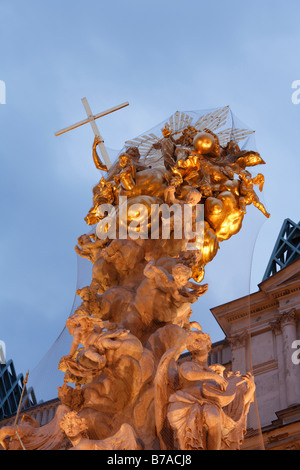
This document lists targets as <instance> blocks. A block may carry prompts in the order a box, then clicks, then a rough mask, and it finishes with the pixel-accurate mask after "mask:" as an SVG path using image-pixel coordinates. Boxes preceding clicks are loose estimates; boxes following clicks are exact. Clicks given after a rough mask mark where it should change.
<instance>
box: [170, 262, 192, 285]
mask: <svg viewBox="0 0 300 470" xmlns="http://www.w3.org/2000/svg"><path fill="white" fill-rule="evenodd" d="M172 276H173V278H174V281H175V282H176V285H177V286H178V287H179V288H180V287H184V286H185V285H186V283H187V282H188V280H189V279H190V278H191V276H192V271H191V269H190V268H189V267H188V266H185V265H184V264H176V266H174V268H173V269H172Z"/></svg>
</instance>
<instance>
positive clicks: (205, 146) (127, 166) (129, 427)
mask: <svg viewBox="0 0 300 470" xmlns="http://www.w3.org/2000/svg"><path fill="white" fill-rule="evenodd" d="M153 148H154V149H156V151H158V152H161V153H160V155H161V159H160V161H159V163H157V162H156V165H154V166H152V164H147V159H146V160H145V161H144V162H143V163H142V162H141V161H140V154H139V149H138V148H136V147H127V148H126V149H125V150H124V151H123V152H122V153H121V155H120V157H119V159H118V161H117V162H116V164H115V165H114V166H113V167H112V168H111V169H110V171H109V172H107V175H106V177H101V179H100V182H99V183H98V184H97V185H96V187H95V188H94V190H93V207H92V208H91V209H90V211H89V213H88V215H87V217H86V219H85V220H86V222H87V223H88V225H94V224H97V226H96V227H94V229H95V230H94V232H93V233H92V234H88V235H87V234H84V235H82V236H80V237H79V238H78V245H77V246H76V247H75V250H76V252H77V253H78V255H79V256H82V257H84V258H87V259H88V260H90V262H91V263H92V281H91V284H90V285H89V286H86V287H84V288H82V289H80V290H78V291H77V294H78V296H80V298H81V300H82V303H81V305H80V306H79V307H78V308H77V310H76V311H75V312H74V313H73V315H72V316H70V318H68V320H67V322H66V326H67V328H68V331H69V333H70V334H71V335H72V337H73V341H72V345H71V348H70V351H69V354H68V355H67V356H64V357H62V358H61V360H60V362H59V369H60V370H61V371H62V372H63V373H64V380H65V385H64V386H63V387H61V388H60V389H59V398H60V401H61V406H60V407H59V409H58V411H57V413H56V416H55V418H54V420H53V421H51V422H50V423H49V424H48V425H47V426H42V427H39V426H38V424H37V423H35V422H32V421H30V420H29V418H27V417H26V415H23V418H22V421H21V423H20V424H19V425H18V426H17V428H14V427H12V428H3V429H2V430H1V434H0V438H1V442H2V445H3V446H4V447H5V448H6V449H11V448H16V447H18V446H19V447H20V442H19V440H18V439H17V436H16V429H17V430H18V433H19V436H20V438H21V441H22V442H23V443H24V446H25V447H26V448H29V449H43V448H48V449H57V448H72V449H74V450H76V449H86V450H88V449H92V450H101V449H128V450H129V449H150V450H151V449H156V450H157V449H188V450H191V449H203V450H213V449H238V448H239V447H240V445H241V443H242V441H243V437H244V434H245V430H246V419H247V414H248V410H249V406H250V403H251V401H252V400H253V396H254V390H255V385H254V381H253V377H252V376H251V374H245V375H244V376H241V375H240V374H239V373H225V371H224V367H222V366H221V365H218V364H214V365H211V366H208V362H207V357H208V352H209V350H210V347H211V341H210V337H209V335H208V334H206V333H204V332H202V330H201V326H200V325H199V324H198V323H197V322H191V321H190V316H191V313H192V310H191V306H192V304H193V303H194V302H196V301H197V300H198V298H199V297H201V296H202V295H204V294H205V292H206V291H207V288H208V286H207V284H201V282H202V281H203V279H204V277H205V266H206V265H207V264H208V263H209V262H210V261H211V260H212V259H213V258H214V257H215V256H216V254H217V252H218V249H219V248H220V244H221V242H223V241H225V240H228V239H229V238H230V237H231V236H233V235H234V234H236V233H237V232H238V231H239V230H240V229H241V226H242V221H243V218H244V216H245V213H246V206H247V205H249V204H254V205H255V206H256V207H257V208H258V209H259V210H261V211H262V212H263V213H264V214H265V215H266V216H267V217H268V216H269V214H268V213H267V211H266V210H265V208H264V206H263V205H262V204H261V203H260V202H259V199H258V196H257V195H256V193H255V191H254V185H258V186H259V189H260V190H262V186H263V182H264V179H263V176H262V175H261V174H259V175H258V176H257V177H255V178H253V177H252V175H251V174H250V172H249V171H248V170H247V169H246V168H247V167H248V166H255V165H257V164H262V163H264V162H263V160H262V159H261V157H260V156H259V154H257V153H256V152H251V151H247V152H246V151H242V150H240V149H239V147H238V145H237V143H236V142H235V141H233V140H232V141H229V142H228V143H227V144H226V145H225V146H222V145H221V144H220V142H219V139H218V136H217V134H215V133H213V132H212V131H210V130H209V129H208V128H205V129H204V130H203V129H202V131H201V132H199V130H197V129H196V128H194V127H192V126H189V125H186V126H185V127H184V128H183V129H181V132H175V131H174V130H173V129H172V128H171V127H170V126H169V125H166V126H165V127H164V128H163V129H162V136H161V138H160V139H159V140H158V141H157V142H155V143H154V144H153ZM93 158H94V161H95V163H96V162H98V156H97V153H96V142H95V143H94V145H93ZM96 166H97V168H98V169H100V170H103V171H106V170H107V168H106V166H105V165H103V164H101V165H100V163H99V164H97V165H96ZM125 196H126V198H127V199H126V201H125V202H126V204H125V203H124V197H125ZM109 204H110V205H111V206H112V209H113V210H112V211H111V212H110V213H108V212H109V209H110V207H109ZM157 204H164V205H165V206H164V208H166V207H167V209H168V208H170V206H176V211H177V212H175V213H174V214H170V212H169V213H168V211H165V213H163V214H161V213H156V212H155V210H156V209H157ZM186 207H187V208H188V209H189V211H190V212H189V214H190V218H189V220H186V219H184V218H180V217H179V216H178V214H179V215H180V214H182V211H183V209H185V208H186ZM197 208H200V209H201V210H202V212H201V214H202V215H203V219H202V220H200V228H201V231H200V232H199V231H197V230H196V228H197V224H198V222H199V220H197V211H196V209H197ZM124 210H125V217H120V214H122V213H124ZM180 211H181V212H180ZM114 224H115V226H114ZM187 225H189V230H186V228H187ZM166 226H167V227H168V228H169V229H170V232H169V237H163V236H162V234H163V230H164V229H165V227H166ZM112 228H114V230H115V232H113V231H112ZM100 229H101V230H102V232H101V230H100ZM129 229H130V230H129ZM179 229H181V233H182V234H183V235H182V237H177V236H175V234H176V230H179ZM124 230H125V232H126V233H127V237H125V238H124V237H123V236H121V234H122V233H124ZM103 234H106V236H105V237H102V235H103ZM112 235H115V236H112ZM186 350H188V351H190V353H191V356H192V357H191V360H180V361H179V358H180V356H181V354H182V353H183V352H184V351H186ZM66 442H67V444H66Z"/></svg>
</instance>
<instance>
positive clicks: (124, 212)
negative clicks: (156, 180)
mask: <svg viewBox="0 0 300 470" xmlns="http://www.w3.org/2000/svg"><path fill="white" fill-rule="evenodd" d="M97 215H98V216H99V217H100V219H101V220H100V221H99V222H98V224H97V227H96V234H97V237H98V238H100V239H101V240H105V239H111V240H113V239H116V238H118V239H121V240H126V239H127V238H130V239H133V240H136V239H139V238H141V239H148V238H151V239H153V240H158V239H163V240H166V239H171V238H174V239H175V240H187V245H186V250H199V249H201V248H202V246H203V241H204V208H203V204H197V203H192V204H190V203H188V204H186V203H174V204H172V205H169V204H166V203H163V204H157V203H154V204H144V203H139V202H138V203H134V204H133V203H132V201H131V200H129V201H127V197H125V196H120V198H119V204H118V206H113V205H112V204H101V205H100V206H99V207H98V209H97Z"/></svg>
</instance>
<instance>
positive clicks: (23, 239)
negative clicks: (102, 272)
mask: <svg viewBox="0 0 300 470" xmlns="http://www.w3.org/2000/svg"><path fill="white" fill-rule="evenodd" d="M299 17H300V4H299V1H298V0H287V1H285V2H282V0H260V1H258V0H252V1H251V2H249V3H247V4H246V2H239V1H238V0H227V1H226V2H223V1H221V0H218V1H210V2H204V1H202V0H186V1H185V2H182V1H178V0H173V1H170V0H160V1H158V0H151V1H150V0H143V1H138V0H126V1H123V0H111V1H110V2H104V1H101V0H100V1H99V0H98V1H97V0H88V1H79V0H72V1H70V0H64V1H58V0H52V1H51V2H41V1H38V0H27V1H26V2H24V0H0V20H1V26H0V43H1V60H0V80H3V81H4V82H5V84H6V104H0V157H1V173H0V196H1V198H0V211H1V212H0V214H1V231H0V259H1V269H0V340H3V341H5V343H6V348H7V358H12V359H13V360H14V362H15V366H16V369H17V372H23V373H25V372H26V371H27V370H28V369H29V370H30V371H32V377H35V380H37V381H38V377H39V374H40V371H41V370H43V373H44V376H46V379H44V380H47V377H48V375H47V374H48V372H47V365H46V364H48V363H50V362H51V361H52V362H51V367H52V369H51V370H53V368H54V370H56V369H57V362H56V361H57V358H58V359H59V358H60V352H61V351H62V353H63V354H64V353H65V352H66V351H64V348H67V346H65V341H67V340H69V338H68V334H63V335H62V336H61V337H60V339H59V340H58V341H57V342H56V347H54V349H53V350H51V351H54V352H53V355H52V353H51V352H50V353H49V354H47V352H48V351H49V349H50V348H51V346H52V345H53V343H54V342H55V341H56V339H57V338H58V337H59V335H60V333H61V331H62V330H63V328H64V324H65V320H66V318H67V316H68V315H69V313H70V311H71V309H72V304H73V300H74V295H75V290H76V286H77V285H78V283H79V284H81V283H84V279H85V278H84V276H83V275H82V273H81V272H80V273H79V280H78V279H77V258H76V255H75V252H74V245H75V244H76V241H77V237H78V236H80V235H81V234H83V233H86V232H87V231H88V230H89V229H88V227H87V226H86V224H85V222H84V217H85V215H86V213H87V212H88V210H89V208H90V207H91V202H92V191H91V190H92V187H93V186H94V184H95V183H96V182H97V180H99V173H98V171H97V170H96V168H95V167H94V164H93V161H92V157H91V147H92V142H93V134H92V131H91V128H90V127H89V126H84V127H81V128H79V129H77V130H74V131H72V132H70V133H67V134H65V135H63V136H60V137H55V136H54V132H55V131H57V130H59V129H61V128H63V127H66V126H68V125H70V124H73V123H74V122H77V121H80V120H81V119H83V118H84V117H85V111H84V108H83V106H82V103H81V98H82V97H84V96H86V97H87V99H88V101H89V103H90V106H91V108H92V110H93V112H94V113H98V112H100V111H102V110H104V109H107V108H110V107H112V106H115V105H117V104H119V103H122V102H124V101H129V103H130V106H129V107H127V108H125V109H122V110H120V111H118V112H116V113H114V114H112V115H110V116H107V117H104V118H102V119H100V120H99V121H98V126H99V128H100V131H101V133H102V135H103V137H104V139H105V143H106V145H107V147H108V148H111V149H115V150H118V149H121V148H122V146H123V143H124V141H125V140H128V139H131V138H133V137H135V136H137V135H139V134H141V133H142V132H144V131H147V130H148V129H151V128H152V127H153V126H155V125H156V124H157V123H160V122H161V121H163V120H164V119H166V118H168V117H169V116H170V115H171V114H173V113H174V112H175V111H176V110H180V111H186V110H201V109H210V108H216V107H221V106H226V105H229V106H230V107H231V109H232V111H233V113H234V114H235V115H236V116H238V117H239V118H240V119H241V120H242V121H243V122H245V123H246V124H247V125H248V126H249V127H251V128H252V129H255V130H256V137H255V139H256V149H257V150H258V151H259V152H260V153H261V156H262V158H263V159H264V160H265V161H266V163H267V165H265V166H263V167H262V168H259V170H260V171H262V173H264V175H265V178H266V183H265V189H264V196H263V202H264V203H265V205H266V207H267V209H268V211H269V212H271V218H270V219H269V220H267V219H265V218H264V217H263V216H262V215H261V214H260V213H259V212H258V210H257V209H254V210H252V209H253V208H251V209H249V214H247V216H246V218H245V223H244V226H243V229H242V231H241V233H240V234H239V235H237V236H236V237H233V238H232V239H231V240H229V241H228V242H224V244H222V245H221V250H220V252H219V254H218V256H217V258H218V259H216V260H214V261H213V262H212V263H211V265H210V266H209V267H208V268H207V282H209V284H210V288H209V291H208V293H207V294H206V296H205V297H202V299H200V300H199V301H198V302H197V304H196V305H194V307H193V311H194V316H193V317H192V319H195V320H198V321H199V322H200V324H201V325H202V327H203V329H204V330H205V331H206V332H207V333H209V334H211V337H212V340H213V341H218V340H220V339H223V337H224V334H223V332H222V331H221V330H220V328H219V327H218V325H217V324H216V322H215V320H214V319H213V317H212V314H211V313H210V311H209V308H210V307H214V306H217V305H220V304H222V303H224V302H226V301H229V300H232V299H234V298H236V297H238V296H244V295H247V294H248V293H249V292H250V291H251V292H253V291H255V290H256V289H257V284H258V283H259V282H260V281H261V279H262V277H263V274H264V271H265V268H266V265H267V262H268V260H269V257H270V255H271V252H272V248H273V246H274V243H275V241H276V238H277V235H278V232H279V230H280V228H281V225H282V222H283V220H284V219H285V218H287V217H289V218H291V219H292V220H294V221H296V222H298V221H299V170H300V165H299V158H300V156H299V148H300V135H299V128H300V105H297V104H293V102H292V100H291V97H292V93H293V91H294V90H293V89H292V82H293V81H294V80H297V79H300V70H299V69H300V65H299V50H300V30H299ZM0 96H1V95H0ZM111 155H113V152H111ZM80 276H81V277H80ZM45 355H46V359H43V357H44V356H45ZM47 358H48V359H47ZM41 360H42V362H41V363H40V361H41ZM39 363H40V365H38V364H39ZM53 364H54V365H53ZM37 365H38V366H37ZM36 366H37V367H36ZM51 373H52V372H51V371H50V372H49V375H51ZM54 390H55V389H54ZM51 393H52V392H51ZM54 393H55V392H54ZM38 398H43V397H38ZM50 398H51V397H50Z"/></svg>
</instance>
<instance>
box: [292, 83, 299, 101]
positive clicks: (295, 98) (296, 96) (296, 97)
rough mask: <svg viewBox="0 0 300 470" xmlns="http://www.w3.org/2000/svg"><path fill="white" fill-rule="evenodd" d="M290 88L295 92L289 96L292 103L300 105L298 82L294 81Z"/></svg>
mask: <svg viewBox="0 0 300 470" xmlns="http://www.w3.org/2000/svg"><path fill="white" fill-rule="evenodd" d="M292 88H293V90H295V91H294V92H293V93H292V96H291V99H292V103H293V104H300V80H294V81H293V82H292Z"/></svg>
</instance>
